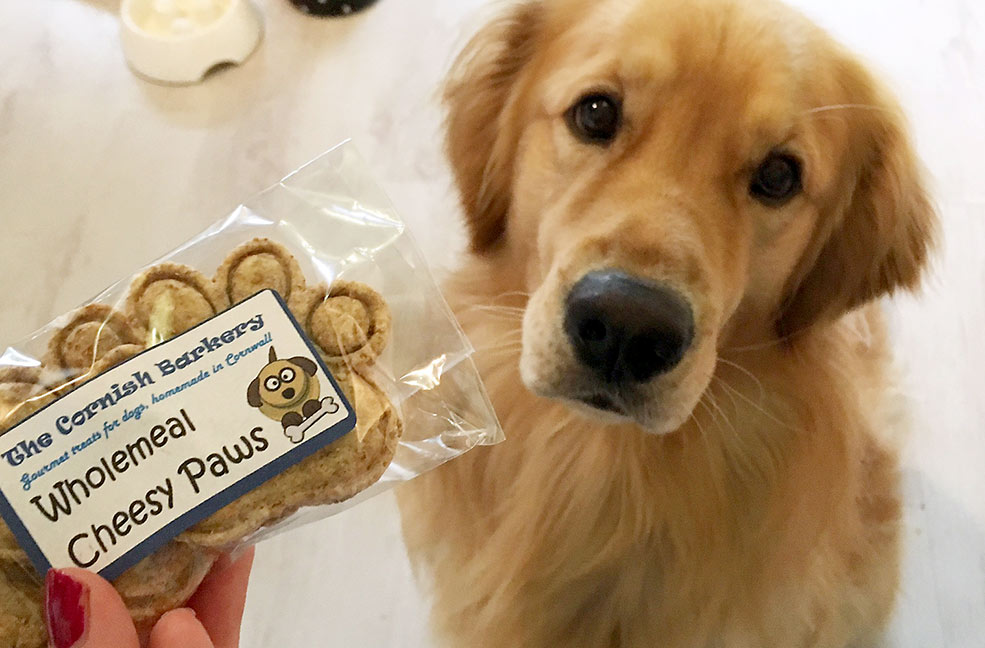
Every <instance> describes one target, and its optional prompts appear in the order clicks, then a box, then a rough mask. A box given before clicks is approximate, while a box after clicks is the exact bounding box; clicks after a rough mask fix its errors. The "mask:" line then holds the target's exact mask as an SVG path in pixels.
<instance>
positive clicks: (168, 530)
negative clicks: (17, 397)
mask: <svg viewBox="0 0 985 648" xmlns="http://www.w3.org/2000/svg"><path fill="white" fill-rule="evenodd" d="M264 293H271V294H273V296H274V297H275V298H276V300H277V303H278V304H279V305H280V307H281V309H282V310H283V311H284V314H286V315H287V317H288V319H289V320H290V322H291V324H293V325H294V329H295V331H297V334H298V335H299V336H300V338H301V340H303V341H304V343H305V345H307V347H308V350H309V351H311V355H312V357H313V358H314V359H315V362H316V363H317V364H318V367H319V368H320V369H321V370H322V372H323V373H324V374H325V376H326V377H327V378H328V380H329V382H330V383H331V384H332V387H333V388H334V389H335V392H336V393H337V394H338V395H339V398H340V399H341V401H342V403H343V405H344V406H345V408H346V411H348V412H349V414H348V416H346V418H344V419H343V420H341V421H339V422H338V423H336V424H335V425H333V426H331V427H329V428H327V429H325V430H323V431H322V432H321V433H319V434H317V435H314V436H313V437H312V438H311V440H310V441H303V442H301V443H300V444H299V445H298V446H297V447H296V448H294V449H293V450H290V451H288V452H287V453H285V454H283V455H281V456H280V457H278V458H277V459H274V460H273V461H271V462H270V463H268V464H267V465H265V466H263V467H262V468H260V469H258V470H256V471H255V472H253V473H251V474H249V475H247V476H245V477H243V478H242V479H240V480H239V481H237V482H234V483H233V484H231V485H230V486H229V487H228V488H225V489H223V490H221V491H219V492H218V493H216V494H215V495H213V496H212V497H210V498H209V499H207V500H205V501H204V502H202V503H201V504H199V505H198V506H196V507H195V508H193V509H191V510H190V511H187V512H186V513H183V514H182V515H181V516H179V517H178V518H176V519H174V520H172V521H171V522H169V523H168V524H167V525H165V526H164V527H161V528H160V529H158V530H157V531H155V532H154V533H153V534H151V535H150V536H149V537H148V538H146V539H145V540H143V541H141V542H140V543H139V544H137V545H135V546H134V547H133V548H132V549H130V550H129V551H127V552H126V553H125V554H123V555H122V556H120V557H119V558H117V559H116V560H114V561H113V562H111V563H110V564H109V565H107V566H106V567H104V568H103V569H101V570H100V571H99V575H100V576H102V577H103V578H106V579H107V580H114V579H115V578H117V577H118V576H120V574H122V573H123V572H125V571H126V570H128V569H130V568H131V567H133V566H134V565H136V564H137V563H138V562H140V561H141V560H143V559H144V558H146V557H147V556H149V555H150V554H152V553H154V552H155V551H157V550H158V549H160V548H161V547H163V546H164V545H165V544H167V543H168V542H169V541H171V540H172V539H174V538H175V537H176V536H177V535H179V534H180V533H181V532H182V531H184V530H185V529H187V528H189V527H191V526H193V525H195V524H196V523H198V522H200V521H202V520H204V519H205V518H207V517H209V516H210V515H212V514H213V513H215V512H216V511H218V510H219V509H221V508H222V507H224V506H226V505H228V504H231V503H232V502H234V501H235V500H237V499H239V498H240V497H242V496H243V495H245V494H246V493H248V492H250V491H252V490H254V489H255V488H257V487H259V486H261V485H263V484H265V483H266V482H268V481H269V480H271V479H273V478H274V477H276V476H277V475H279V474H280V473H282V472H284V471H285V470H287V469H288V468H290V467H291V466H293V465H295V464H297V463H300V462H301V461H303V460H304V459H306V458H307V457H310V456H311V455H313V454H314V453H316V452H318V451H319V450H321V449H323V448H325V447H326V446H327V445H329V444H330V443H332V442H334V441H337V440H339V439H340V438H342V437H343V436H345V435H346V434H348V433H349V432H351V431H352V430H353V429H354V428H355V427H356V410H355V408H353V407H352V405H351V404H350V403H349V400H348V399H347V398H346V396H345V392H343V391H342V389H341V388H340V387H339V383H338V382H337V381H336V380H335V376H333V375H332V372H331V371H329V370H328V367H327V366H326V365H325V361H324V360H323V359H322V357H321V354H320V353H318V350H317V349H316V348H315V345H314V343H312V342H311V340H310V339H308V336H307V335H305V333H304V330H303V329H302V328H301V325H300V324H298V321H297V319H296V318H295V317H294V314H293V313H292V312H291V311H290V309H289V308H288V307H287V304H286V303H285V302H284V299H283V298H282V297H281V296H280V293H278V292H277V291H275V290H270V289H267V290H261V291H260V292H258V293H256V294H255V295H251V296H250V297H248V298H246V299H244V300H243V301H241V302H239V303H238V304H236V305H235V306H231V307H230V308H228V309H226V310H224V311H222V312H221V313H217V314H216V315H214V316H213V317H210V318H209V319H207V320H205V321H204V322H201V323H199V324H196V325H195V326H193V327H192V328H190V329H188V330H187V331H185V332H184V333H182V334H181V335H179V336H177V337H174V338H171V339H170V340H167V341H168V342H171V341H172V340H180V339H181V338H183V337H185V336H187V335H189V334H190V333H192V332H193V331H195V330H196V329H197V328H199V327H200V326H204V325H206V324H208V323H209V322H211V321H212V320H213V319H215V318H216V317H219V315H223V314H225V313H228V312H229V311H230V310H231V309H232V308H236V307H238V306H241V305H242V304H245V303H246V302H248V301H250V300H252V299H255V298H256V297H258V296H260V295H262V294H264ZM158 346H160V345H156V346H153V347H150V348H149V349H145V350H144V351H141V352H140V353H138V354H137V355H135V356H133V357H132V358H129V359H127V360H125V361H123V362H121V363H120V364H118V365H116V366H115V367H113V370H116V369H119V368H121V367H123V366H125V365H127V364H129V363H130V362H132V361H133V360H136V359H137V358H139V357H140V356H141V355H143V354H144V353H147V352H148V351H150V350H151V349H156V348H157V347H158ZM66 395H67V394H66ZM59 400H61V399H60V398H59V399H56V400H55V401H53V402H51V403H49V404H48V405H46V406H45V407H43V408H41V409H40V410H38V411H37V412H35V413H34V414H32V415H31V416H29V417H27V418H26V419H24V420H23V421H21V422H20V423H18V424H17V425H15V426H14V427H13V428H11V430H10V431H13V430H14V429H16V428H17V427H19V426H20V425H22V424H24V423H26V422H27V421H28V420H30V419H31V418H33V417H34V416H36V415H37V414H39V413H41V412H42V411H44V410H45V409H47V408H48V407H50V406H51V405H54V404H55V403H57V402H58V401H59ZM4 436H6V435H4ZM0 515H2V516H3V519H4V521H5V522H6V523H7V526H8V527H10V530H11V532H12V533H13V534H14V537H15V538H16V539H17V542H18V543H19V544H20V546H21V547H22V548H23V549H24V552H25V553H26V554H27V556H28V558H30V559H31V562H32V563H33V564H34V567H35V569H37V570H38V573H39V574H41V575H44V574H46V573H47V572H48V570H49V569H51V563H50V562H49V561H48V559H47V558H46V557H45V555H44V553H43V552H42V551H41V548H40V547H39V546H38V544H37V543H36V542H35V541H34V538H33V537H32V536H31V534H30V533H29V532H28V530H27V528H26V527H25V526H24V523H23V521H22V520H21V519H20V516H18V515H17V512H16V511H14V509H13V507H12V506H11V505H10V502H9V501H7V497H6V496H5V495H4V493H3V491H2V490H0Z"/></svg>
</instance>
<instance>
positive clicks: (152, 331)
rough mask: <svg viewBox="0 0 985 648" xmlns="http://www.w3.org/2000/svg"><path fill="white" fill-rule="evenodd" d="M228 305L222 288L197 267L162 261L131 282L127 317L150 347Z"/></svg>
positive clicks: (198, 322) (211, 315)
mask: <svg viewBox="0 0 985 648" xmlns="http://www.w3.org/2000/svg"><path fill="white" fill-rule="evenodd" d="M228 306H229V300H228V299H227V298H226V296H225V295H224V294H223V293H222V291H221V290H219V289H218V287H217V286H216V285H215V283H214V282H213V281H212V280H211V279H209V278H208V277H206V276H205V275H203V274H202V273H201V272H199V271H198V270H195V269H193V268H189V267H188V266H184V265H181V264H178V263H162V264H160V265H156V266H154V267H152V268H150V269H149V270H147V271H145V272H144V273H143V274H141V275H140V276H139V277H137V278H136V279H135V280H134V282H133V283H132V284H131V285H130V294H129V296H128V297H127V317H128V318H129V320H130V324H131V325H132V326H133V327H134V328H135V329H136V330H138V331H140V332H142V333H143V334H144V336H145V338H144V343H145V344H146V345H147V346H148V347H150V346H153V345H155V344H158V343H160V342H163V341H164V340H169V339H171V338H173V337H174V336H176V335H178V334H180V333H184V332H185V331H187V330H188V329H190V328H191V327H193V326H195V325H196V324H200V323H201V322H204V321H205V320H207V319H209V318H210V317H213V316H215V315H217V314H219V313H221V312H222V311H224V310H225V309H226V308H227V307H228Z"/></svg>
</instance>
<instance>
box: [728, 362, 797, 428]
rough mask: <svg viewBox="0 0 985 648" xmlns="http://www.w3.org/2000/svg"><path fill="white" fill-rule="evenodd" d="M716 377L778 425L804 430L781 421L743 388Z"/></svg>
mask: <svg viewBox="0 0 985 648" xmlns="http://www.w3.org/2000/svg"><path fill="white" fill-rule="evenodd" d="M715 379H716V380H717V381H718V382H719V384H721V385H722V387H724V388H725V389H727V390H729V391H730V392H731V393H733V394H735V395H736V396H738V397H739V398H741V399H742V400H744V401H746V402H747V403H748V404H749V405H750V406H751V407H752V408H753V409H755V410H756V411H758V412H759V413H761V414H763V415H764V416H766V417H767V418H768V419H770V420H771V421H773V422H774V423H776V424H777V425H780V426H782V427H784V428H786V429H787V430H790V431H791V432H795V433H798V434H799V433H801V432H803V430H802V429H798V428H796V427H794V426H792V425H790V423H788V422H786V421H781V420H780V419H779V418H777V417H776V415H774V414H773V413H772V412H770V411H769V410H767V409H766V408H765V407H763V406H762V405H760V404H758V403H756V402H755V401H753V400H752V399H751V398H749V397H748V396H746V395H745V394H743V393H742V391H741V390H738V389H736V388H735V387H733V386H732V385H730V384H728V382H726V381H725V380H723V379H722V378H721V377H719V376H715Z"/></svg>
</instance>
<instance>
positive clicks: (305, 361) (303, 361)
mask: <svg viewBox="0 0 985 648" xmlns="http://www.w3.org/2000/svg"><path fill="white" fill-rule="evenodd" d="M288 362H290V363H291V364H294V365H297V366H299V367H301V370H302V371H304V373H306V374H308V375H309V376H314V375H315V372H316V371H318V365H316V364H315V363H314V361H313V360H311V359H310V358H305V357H304V356H297V357H296V358H291V359H289V360H288Z"/></svg>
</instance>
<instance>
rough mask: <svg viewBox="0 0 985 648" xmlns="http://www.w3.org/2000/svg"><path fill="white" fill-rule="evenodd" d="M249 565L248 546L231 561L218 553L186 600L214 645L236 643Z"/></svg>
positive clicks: (231, 646)
mask: <svg viewBox="0 0 985 648" xmlns="http://www.w3.org/2000/svg"><path fill="white" fill-rule="evenodd" d="M252 567H253V548H252V547H250V548H249V549H247V550H246V551H245V552H243V555H241V556H239V557H238V558H236V559H235V560H231V559H230V558H229V556H227V555H224V556H222V557H221V558H220V559H219V560H218V561H216V564H215V566H214V567H213V568H212V571H210V572H209V575H208V576H206V577H205V580H203V581H202V584H201V585H199V587H198V591H196V592H195V594H194V595H193V596H192V598H191V600H190V601H188V607H190V608H192V609H193V610H195V613H196V614H197V615H198V619H199V621H201V622H202V625H204V626H205V628H206V629H207V630H208V631H209V636H210V637H212V641H213V642H214V643H215V648H237V646H239V629H240V624H241V623H242V621H243V607H244V606H245V605H246V586H247V584H248V583H249V580H250V569H251V568H252Z"/></svg>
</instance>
